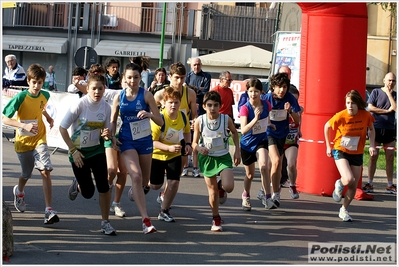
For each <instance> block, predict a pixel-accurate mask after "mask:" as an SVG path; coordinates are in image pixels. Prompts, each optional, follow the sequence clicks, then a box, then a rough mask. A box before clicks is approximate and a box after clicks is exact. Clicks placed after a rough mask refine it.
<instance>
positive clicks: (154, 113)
mask: <svg viewBox="0 0 399 267" xmlns="http://www.w3.org/2000/svg"><path fill="white" fill-rule="evenodd" d="M144 98H145V101H146V103H147V104H148V105H149V106H150V110H151V115H150V116H149V117H150V118H151V120H152V121H153V122H155V123H156V124H157V125H159V126H162V125H163V120H162V118H161V114H160V113H159V109H158V106H157V104H156V103H155V98H154V96H153V95H152V93H151V92H149V91H145V95H144Z"/></svg>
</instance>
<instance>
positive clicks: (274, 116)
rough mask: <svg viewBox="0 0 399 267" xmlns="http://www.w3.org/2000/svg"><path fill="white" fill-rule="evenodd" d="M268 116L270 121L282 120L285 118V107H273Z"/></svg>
mask: <svg viewBox="0 0 399 267" xmlns="http://www.w3.org/2000/svg"><path fill="white" fill-rule="evenodd" d="M269 116H270V120H272V121H283V120H286V119H287V111H286V110H285V109H273V110H271V111H270V113H269Z"/></svg>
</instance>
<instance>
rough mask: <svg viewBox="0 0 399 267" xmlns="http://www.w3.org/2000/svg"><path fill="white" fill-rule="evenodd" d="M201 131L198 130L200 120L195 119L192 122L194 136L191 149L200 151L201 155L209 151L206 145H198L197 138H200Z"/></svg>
mask: <svg viewBox="0 0 399 267" xmlns="http://www.w3.org/2000/svg"><path fill="white" fill-rule="evenodd" d="M200 135H201V132H200V121H199V120H196V121H195V122H194V136H193V143H192V147H193V150H196V151H197V152H198V153H201V154H202V155H204V156H206V155H208V153H209V150H208V149H207V148H206V147H203V146H199V144H198V142H199V138H200Z"/></svg>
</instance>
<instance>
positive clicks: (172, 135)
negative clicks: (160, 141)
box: [164, 128, 183, 144]
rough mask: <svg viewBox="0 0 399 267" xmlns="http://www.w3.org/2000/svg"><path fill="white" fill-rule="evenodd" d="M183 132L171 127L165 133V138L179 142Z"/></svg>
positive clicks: (174, 142)
mask: <svg viewBox="0 0 399 267" xmlns="http://www.w3.org/2000/svg"><path fill="white" fill-rule="evenodd" d="M182 136H183V133H181V131H178V130H175V129H173V128H169V129H168V131H167V132H166V134H165V137H164V140H165V141H168V142H169V143H172V144H179V143H180V140H181V139H182V138H181V137H182Z"/></svg>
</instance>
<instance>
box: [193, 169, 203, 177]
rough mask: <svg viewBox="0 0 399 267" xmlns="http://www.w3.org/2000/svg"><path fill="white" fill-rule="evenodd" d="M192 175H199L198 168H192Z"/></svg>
mask: <svg viewBox="0 0 399 267" xmlns="http://www.w3.org/2000/svg"><path fill="white" fill-rule="evenodd" d="M193 176H194V177H195V178H198V177H201V175H200V172H199V170H198V168H193Z"/></svg>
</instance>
